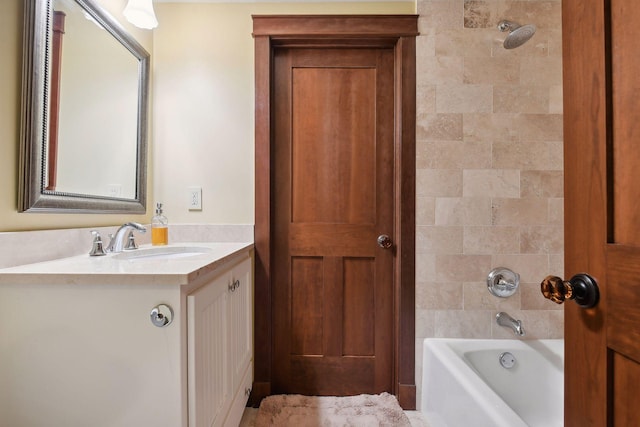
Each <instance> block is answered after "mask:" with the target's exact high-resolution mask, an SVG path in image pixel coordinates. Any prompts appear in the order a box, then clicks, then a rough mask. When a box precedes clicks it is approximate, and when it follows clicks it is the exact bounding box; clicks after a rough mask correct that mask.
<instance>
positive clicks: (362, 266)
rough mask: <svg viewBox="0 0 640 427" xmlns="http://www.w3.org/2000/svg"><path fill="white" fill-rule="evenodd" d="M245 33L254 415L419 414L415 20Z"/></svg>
mask: <svg viewBox="0 0 640 427" xmlns="http://www.w3.org/2000/svg"><path fill="white" fill-rule="evenodd" d="M253 20H254V33H253V35H254V38H255V44H256V231H255V234H256V244H255V248H256V264H255V273H256V275H255V292H256V294H255V295H256V296H255V298H256V309H255V325H256V334H255V354H256V356H255V382H254V384H253V390H252V396H251V402H252V403H254V404H255V403H257V402H258V401H259V400H260V399H261V398H262V397H264V396H266V395H269V394H273V393H283V392H286V393H304V394H332V395H336V394H338V395H340V394H341V395H348V394H357V393H379V392H382V391H389V392H392V393H394V394H396V395H397V396H398V399H399V401H400V404H401V405H402V406H403V407H404V408H406V409H411V408H415V379H414V371H415V370H414V366H415V365H414V362H415V352H414V346H415V329H414V321H415V320H414V319H415V296H414V295H415V289H414V283H415V278H414V275H415V265H414V264H415V262H414V259H415V258H414V257H415V237H414V236H415V214H414V212H415V35H416V34H417V16H415V15H411V16H404V15H402V16H401V15H398V16H349V15H344V16H327V15H322V16H254V17H253ZM383 234H384V235H388V236H389V237H390V239H392V241H393V244H392V246H391V247H390V248H387V249H385V248H382V247H380V246H379V245H378V243H377V240H378V237H379V236H380V235H383Z"/></svg>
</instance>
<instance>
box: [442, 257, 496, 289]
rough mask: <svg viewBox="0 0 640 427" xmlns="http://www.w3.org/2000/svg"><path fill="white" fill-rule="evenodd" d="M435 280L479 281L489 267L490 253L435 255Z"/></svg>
mask: <svg viewBox="0 0 640 427" xmlns="http://www.w3.org/2000/svg"><path fill="white" fill-rule="evenodd" d="M435 269H436V276H435V277H436V281H437V282H479V281H482V280H486V277H487V273H488V272H489V270H490V269H491V255H436V259H435Z"/></svg>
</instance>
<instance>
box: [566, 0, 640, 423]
mask: <svg viewBox="0 0 640 427" xmlns="http://www.w3.org/2000/svg"><path fill="white" fill-rule="evenodd" d="M562 15H563V52H564V54H563V55H564V56H563V58H564V99H565V104H564V105H565V109H564V120H565V126H564V129H565V220H566V221H565V240H566V241H565V252H566V261H565V270H566V271H565V273H566V274H567V275H568V276H570V275H572V274H575V273H577V272H587V273H589V274H591V275H592V276H593V277H594V278H596V279H597V281H598V283H599V286H600V292H601V299H600V303H599V304H598V305H597V306H596V307H595V308H592V309H588V310H585V309H581V308H579V307H578V306H576V305H575V304H573V303H567V306H566V308H565V377H566V385H565V425H567V426H576V427H578V426H579V427H585V426H594V427H595V426H597V427H600V426H638V425H640V406H639V405H638V403H637V398H638V396H639V395H640V146H639V142H640V122H639V121H638V118H639V117H640V98H639V95H640V79H638V71H639V70H640V59H639V56H638V50H639V49H638V46H640V44H639V40H640V27H639V26H638V25H636V23H637V22H639V21H638V20H639V19H640V8H638V5H637V2H636V1H635V0H597V1H589V2H585V1H583V0H563V11H562Z"/></svg>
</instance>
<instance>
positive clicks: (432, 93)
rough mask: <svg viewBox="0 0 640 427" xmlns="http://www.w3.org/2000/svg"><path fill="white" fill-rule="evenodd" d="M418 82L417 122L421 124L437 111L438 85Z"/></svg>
mask: <svg viewBox="0 0 640 427" xmlns="http://www.w3.org/2000/svg"><path fill="white" fill-rule="evenodd" d="M419 80H420V79H419V78H418V82H416V123H417V124H420V122H422V121H423V120H426V118H428V117H430V116H432V115H434V114H435V112H436V86H435V85H433V84H429V83H422V82H421V81H419Z"/></svg>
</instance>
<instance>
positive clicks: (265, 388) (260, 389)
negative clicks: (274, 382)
mask: <svg viewBox="0 0 640 427" xmlns="http://www.w3.org/2000/svg"><path fill="white" fill-rule="evenodd" d="M270 395H271V383H270V382H254V383H253V387H252V388H251V394H250V395H249V400H248V401H247V406H249V407H252V408H257V407H259V406H260V402H262V399H264V398H265V397H267V396H270Z"/></svg>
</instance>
